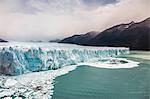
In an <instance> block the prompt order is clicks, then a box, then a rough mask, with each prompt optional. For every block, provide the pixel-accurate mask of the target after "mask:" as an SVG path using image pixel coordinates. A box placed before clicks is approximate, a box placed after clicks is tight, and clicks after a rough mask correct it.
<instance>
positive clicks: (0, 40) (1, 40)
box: [0, 39, 8, 42]
mask: <svg viewBox="0 0 150 99" xmlns="http://www.w3.org/2000/svg"><path fill="white" fill-rule="evenodd" d="M0 42H8V41H6V40H3V39H0Z"/></svg>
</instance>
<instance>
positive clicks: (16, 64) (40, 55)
mask: <svg viewBox="0 0 150 99" xmlns="http://www.w3.org/2000/svg"><path fill="white" fill-rule="evenodd" d="M127 53H129V49H128V48H105V49H102V48H99V49H92V48H90V47H89V48H74V49H73V48H68V49H61V48H59V49H55V48H47V49H44V48H42V47H37V48H35V47H31V48H22V47H16V46H13V47H0V73H2V74H6V75H19V74H24V73H28V72H34V71H44V70H55V69H58V68H61V67H63V66H67V65H76V64H78V63H81V62H87V61H90V60H94V59H97V58H98V59H101V58H106V57H115V56H118V55H122V54H127Z"/></svg>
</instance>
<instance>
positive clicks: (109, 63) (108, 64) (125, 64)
mask: <svg viewBox="0 0 150 99" xmlns="http://www.w3.org/2000/svg"><path fill="white" fill-rule="evenodd" d="M138 64H139V62H135V61H131V60H128V59H125V58H105V59H101V60H100V61H96V62H86V63H80V64H79V65H80V66H81V65H88V66H92V67H98V68H109V69H117V68H133V67H137V66H139V65H138Z"/></svg>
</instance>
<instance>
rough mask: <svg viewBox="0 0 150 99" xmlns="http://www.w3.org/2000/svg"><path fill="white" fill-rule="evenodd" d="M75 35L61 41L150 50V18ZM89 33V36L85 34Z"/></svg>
mask: <svg viewBox="0 0 150 99" xmlns="http://www.w3.org/2000/svg"><path fill="white" fill-rule="evenodd" d="M88 34H89V33H87V34H84V35H74V36H72V37H69V38H65V39H64V40H62V41H60V42H61V43H74V44H81V45H89V46H111V47H129V48H130V49H131V50H150V18H147V19H145V20H144V21H141V22H138V23H135V22H131V23H128V24H120V25H116V26H113V27H111V28H109V29H106V30H104V31H103V32H100V33H98V34H97V35H95V33H93V34H92V32H90V35H88ZM85 35H88V36H85Z"/></svg>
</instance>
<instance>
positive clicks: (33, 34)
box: [0, 0, 150, 41]
mask: <svg viewBox="0 0 150 99" xmlns="http://www.w3.org/2000/svg"><path fill="white" fill-rule="evenodd" d="M149 5H150V0H0V38H2V39H6V40H11V41H31V40H32V41H38V40H42V41H49V40H53V39H63V38H65V37H68V36H72V35H74V34H82V33H87V32H89V31H99V32H101V31H103V30H105V29H107V28H109V27H111V26H114V25H117V24H120V23H129V22H131V21H135V22H139V21H142V20H144V19H146V18H148V17H150V13H148V11H149V10H150V6H149Z"/></svg>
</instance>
